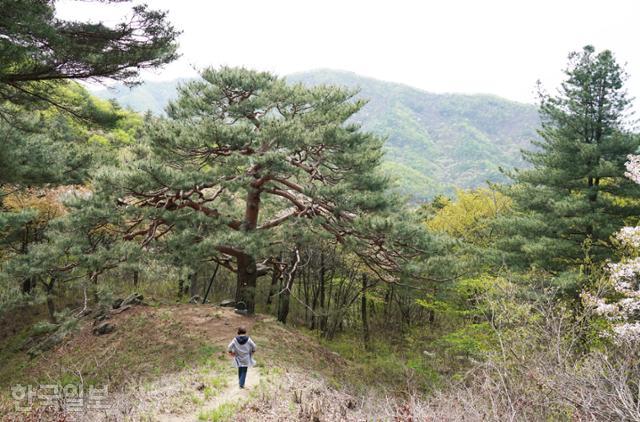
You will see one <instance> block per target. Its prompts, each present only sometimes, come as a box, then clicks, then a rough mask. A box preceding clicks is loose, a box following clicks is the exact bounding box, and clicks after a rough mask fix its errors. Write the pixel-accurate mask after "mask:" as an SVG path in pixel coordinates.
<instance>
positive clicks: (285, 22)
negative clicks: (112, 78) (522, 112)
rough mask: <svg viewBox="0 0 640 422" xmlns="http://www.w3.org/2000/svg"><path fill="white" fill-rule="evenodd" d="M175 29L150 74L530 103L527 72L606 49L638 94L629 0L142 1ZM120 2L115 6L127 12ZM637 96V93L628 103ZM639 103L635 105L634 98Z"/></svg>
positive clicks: (638, 5) (108, 13)
mask: <svg viewBox="0 0 640 422" xmlns="http://www.w3.org/2000/svg"><path fill="white" fill-rule="evenodd" d="M147 3H148V4H149V5H150V6H151V7H153V8H156V9H164V10H168V11H169V16H170V20H171V21H172V22H173V23H174V24H175V26H176V27H177V28H179V29H181V30H182V31H184V32H183V34H182V36H181V37H180V49H179V51H180V53H181V54H182V58H181V59H180V60H179V61H178V62H176V63H173V64H171V65H169V66H167V67H166V68H164V69H163V70H160V71H155V72H154V73H153V74H150V75H145V78H148V79H155V80H158V79H173V78H176V77H180V76H193V75H195V72H194V71H193V67H196V68H202V67H205V66H208V65H213V66H219V65H223V64H224V65H232V66H247V67H251V68H255V69H260V70H270V71H273V72H276V73H278V74H281V75H284V74H288V73H293V72H299V71H305V70H311V69H315V68H332V69H342V70H349V71H353V72H356V73H359V74H361V75H365V76H371V77H375V78H378V79H384V80H389V81H395V82H401V83H405V84H408V85H412V86H415V87H418V88H422V89H424V90H427V91H431V92H462V93H491V94H496V95H500V96H502V97H505V98H509V99H513V100H518V101H524V102H533V101H534V99H535V97H534V88H535V82H536V80H538V79H540V80H542V82H543V84H544V86H545V87H547V88H548V89H549V90H552V89H554V88H555V87H556V86H557V85H558V84H559V82H560V81H561V80H562V77H563V74H562V69H564V67H565V65H566V56H567V54H568V53H569V52H570V51H572V50H578V49H580V48H581V47H582V46H583V45H585V44H593V45H594V46H595V47H596V48H597V49H598V50H600V49H605V48H607V49H611V50H613V52H614V53H615V55H616V57H617V59H618V61H619V62H620V63H626V64H627V66H626V69H627V72H628V73H629V74H630V79H629V83H628V85H627V86H628V88H629V92H630V94H631V95H632V96H633V97H637V98H640V26H639V25H638V18H639V16H640V14H639V12H640V1H638V0H607V1H596V0H555V1H551V0H424V1H419V0H414V1H409V0H394V1H388V0H386V1H376V0H372V1H364V0H362V1H360V0H316V1H304V0H298V1H295V0H242V1H233V0H226V1H219V0H209V1H205V0H147ZM129 7H130V4H129V5H127V6H126V7H125V8H126V9H128V8H129ZM57 9H58V14H59V16H61V17H64V18H80V19H91V20H94V21H99V20H102V21H104V22H105V23H109V22H112V21H113V19H114V18H115V17H117V16H119V15H121V14H122V11H123V10H124V8H123V7H122V6H121V5H100V4H97V3H93V2H81V1H72V0H61V1H59V2H58V4H57ZM637 103H638V101H636V104H637ZM636 108H637V107H636Z"/></svg>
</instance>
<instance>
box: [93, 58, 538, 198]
mask: <svg viewBox="0 0 640 422" xmlns="http://www.w3.org/2000/svg"><path fill="white" fill-rule="evenodd" d="M287 79H288V80H290V81H291V82H301V83H303V84H306V85H317V84H335V85H343V86H347V87H351V88H359V89H360V94H359V97H361V98H365V99H368V100H369V103H368V104H367V105H366V106H365V107H364V109H363V110H362V111H361V112H360V113H358V114H357V115H356V116H355V121H357V122H358V123H361V124H362V126H363V128H364V129H366V130H370V131H372V132H375V133H378V134H380V135H382V136H385V137H386V138H387V142H386V145H385V149H386V160H385V161H386V162H385V165H384V167H385V170H386V171H388V172H389V174H391V175H392V177H394V178H395V179H397V185H398V187H399V189H400V190H401V191H402V192H404V193H407V194H409V195H410V196H411V197H412V198H413V199H414V200H417V201H421V200H424V199H428V198H430V197H433V196H434V195H436V194H438V193H444V194H448V195H450V194H451V193H452V192H453V189H454V188H455V187H463V188H469V187H477V186H481V185H484V184H485V182H486V181H494V182H495V181H504V176H502V175H501V173H500V171H499V167H503V168H510V167H523V166H525V163H524V162H523V161H522V157H521V154H520V150H521V149H529V148H530V147H531V141H532V140H534V139H537V138H538V135H537V133H536V129H537V128H538V126H539V124H540V121H539V117H538V113H537V109H536V107H535V106H533V105H530V104H521V103H517V102H513V101H509V100H505V99H503V98H499V97H496V96H492V95H462V94H432V93H428V92H425V91H422V90H419V89H416V88H412V87H409V86H406V85H401V84H396V83H391V82H384V81H380V80H376V79H371V78H365V77H362V76H359V75H357V74H355V73H350V72H342V71H335V70H316V71H311V72H305V73H298V74H293V75H290V76H288V77H287ZM183 81H185V80H182V81H169V82H148V83H145V84H143V85H142V86H139V87H136V88H133V89H131V90H129V88H123V87H120V88H117V89H115V90H109V91H104V90H103V91H96V92H95V94H97V95H99V96H101V97H104V98H115V99H116V100H117V101H118V102H120V103H121V104H123V105H125V106H129V107H131V108H133V109H134V110H137V111H146V110H151V111H152V112H154V113H161V112H162V109H163V108H164V106H165V105H166V103H167V101H168V100H170V99H172V98H174V97H175V95H176V94H175V93H176V86H177V85H178V83H180V82H183Z"/></svg>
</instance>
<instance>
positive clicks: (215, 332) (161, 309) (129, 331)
mask: <svg viewBox="0 0 640 422" xmlns="http://www.w3.org/2000/svg"><path fill="white" fill-rule="evenodd" d="M27 314H32V315H35V316H34V317H33V318H28V319H25V320H24V321H23V324H22V328H18V329H17V330H15V332H5V335H3V337H2V341H1V344H0V350H2V354H1V355H0V358H2V364H1V365H0V391H2V399H1V400H0V410H1V409H2V407H3V406H1V405H4V407H5V410H7V409H8V407H10V406H11V405H12V403H11V401H10V387H11V386H12V385H15V384H19V383H20V384H32V385H39V384H60V385H66V384H68V383H81V382H83V383H84V384H85V385H91V384H94V385H103V384H105V383H107V384H109V389H110V393H112V394H113V397H112V401H113V402H114V403H117V405H120V403H119V402H121V401H122V398H119V396H118V395H119V394H120V393H123V394H124V396H125V397H129V396H130V395H131V394H129V393H126V394H125V392H126V391H128V390H130V389H131V388H132V386H134V385H135V386H137V387H140V386H142V387H143V388H144V389H146V390H158V391H160V390H162V389H163V388H164V387H162V386H163V385H165V384H166V383H170V384H175V385H177V386H179V387H175V388H173V390H176V391H178V392H177V393H176V392H171V393H166V394H167V396H166V397H165V399H164V400H163V401H164V402H165V405H167V406H169V409H168V410H167V408H166V407H165V408H164V409H160V410H163V411H171V412H178V413H180V412H182V411H184V412H189V411H194V409H195V410H196V411H197V408H198V407H199V406H201V405H203V403H204V401H205V400H206V399H208V398H209V396H211V395H212V394H215V390H216V388H220V387H221V385H223V384H225V383H226V381H223V380H226V379H228V376H229V375H230V374H231V373H232V369H231V367H230V364H229V362H228V358H227V356H226V354H225V349H226V345H227V344H228V342H229V341H230V339H231V338H233V336H234V334H235V329H236V327H237V326H239V325H245V326H247V327H249V331H250V334H251V336H252V338H253V339H254V340H255V341H256V343H257V344H258V347H259V352H258V353H257V355H256V359H257V360H258V362H259V366H260V367H261V368H262V371H263V373H264V374H265V375H266V378H265V379H266V380H267V381H266V382H267V384H273V385H276V384H278V383H276V382H274V379H275V378H277V376H278V374H283V373H287V374H289V373H291V374H293V373H304V374H306V376H312V377H315V378H318V379H320V378H326V379H327V380H330V381H329V383H332V384H336V382H337V381H335V380H339V379H340V377H341V375H342V374H343V373H344V371H343V370H344V368H346V366H347V365H348V363H347V361H345V360H344V359H342V358H340V356H338V355H337V354H336V353H334V352H331V351H329V350H328V349H326V348H324V347H322V346H320V345H319V344H318V343H317V342H316V341H315V340H314V339H313V338H312V337H311V336H308V335H305V334H303V333H301V332H299V331H297V330H295V329H291V328H289V327H285V326H282V325H281V324H278V323H276V322H275V321H274V320H273V319H272V318H268V317H265V316H257V317H255V318H249V317H243V316H240V315H237V314H234V313H233V312H232V311H231V310H229V309H226V308H218V307H212V306H209V305H173V306H158V307H154V306H137V307H134V308H132V309H130V310H128V311H126V312H124V313H122V314H118V315H113V316H112V319H111V320H110V321H111V322H113V323H114V324H115V325H116V327H117V328H116V330H115V331H114V332H113V333H111V334H107V335H103V336H94V335H93V334H92V333H91V329H92V326H91V321H90V320H85V321H83V322H82V323H81V324H80V326H79V328H78V330H77V331H75V332H73V333H72V334H70V335H69V336H68V337H67V338H66V339H65V340H64V341H63V342H62V343H61V344H60V345H58V346H57V347H55V348H53V349H52V350H50V351H49V352H46V353H44V354H42V355H40V356H37V357H36V358H34V359H29V358H28V356H27V355H26V353H25V351H24V349H23V347H22V346H23V344H24V342H25V340H26V339H27V333H28V332H29V326H30V323H32V322H33V321H35V320H36V319H38V316H39V317H40V318H41V317H42V315H39V314H37V313H33V312H31V310H30V312H28V313H27ZM13 325H14V326H15V324H13ZM7 326H8V325H7ZM200 382H202V383H203V384H204V385H205V389H204V390H203V391H202V392H198V391H196V390H195V389H194V388H193V386H192V385H193V383H200ZM163 394H164V393H163ZM263 396H264V394H263ZM264 397H266V396H264ZM264 397H262V398H263V399H264ZM145 401H146V402H152V401H154V402H155V401H156V400H155V399H153V398H149V397H146V398H145V397H144V396H142V397H139V398H138V400H137V402H132V403H129V405H130V406H133V407H134V408H135V407H136V406H139V407H140V408H141V409H142V410H144V411H145V412H148V415H153V414H156V413H157V412H158V411H159V410H158V409H157V408H152V409H151V410H149V409H146V408H145V406H146V407H147V408H148V407H149V406H148V403H146V404H145V403H144V402H145ZM185 402H186V403H187V404H185ZM167 403H168V404H167ZM143 408H144V409H143ZM142 410H140V412H142ZM256 410H257V409H254V411H256ZM221 411H229V409H228V408H225V409H222V410H221ZM136 412H138V411H136ZM1 413H2V412H0V414H1ZM138 416H140V414H138ZM256 418H258V417H257V416H256ZM258 419H259V418H258Z"/></svg>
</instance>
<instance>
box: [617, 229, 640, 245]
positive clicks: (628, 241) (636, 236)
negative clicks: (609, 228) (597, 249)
mask: <svg viewBox="0 0 640 422" xmlns="http://www.w3.org/2000/svg"><path fill="white" fill-rule="evenodd" d="M616 239H618V241H620V243H622V244H623V245H625V246H630V247H632V248H640V227H623V228H622V229H621V230H620V231H619V232H618V233H617V234H616Z"/></svg>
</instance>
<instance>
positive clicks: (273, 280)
mask: <svg viewBox="0 0 640 422" xmlns="http://www.w3.org/2000/svg"><path fill="white" fill-rule="evenodd" d="M278 261H282V255H280V256H279V257H278ZM279 279H280V271H278V270H277V265H274V266H273V273H272V274H271V285H270V286H269V296H267V306H269V305H271V302H272V301H273V295H275V294H276V286H277V284H278V280H279Z"/></svg>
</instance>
